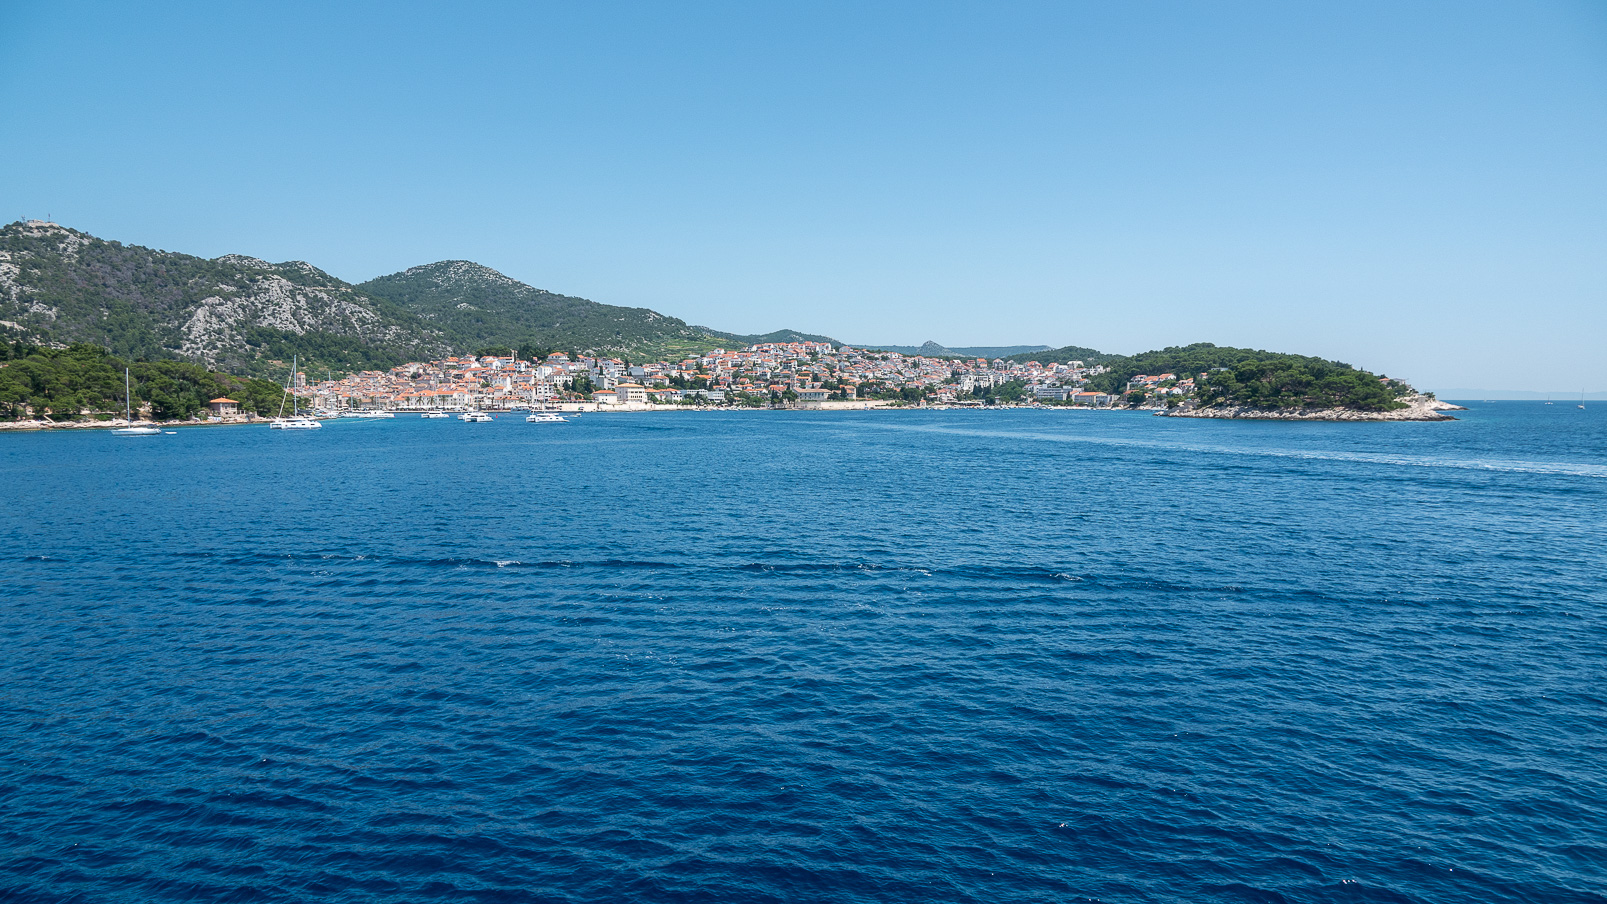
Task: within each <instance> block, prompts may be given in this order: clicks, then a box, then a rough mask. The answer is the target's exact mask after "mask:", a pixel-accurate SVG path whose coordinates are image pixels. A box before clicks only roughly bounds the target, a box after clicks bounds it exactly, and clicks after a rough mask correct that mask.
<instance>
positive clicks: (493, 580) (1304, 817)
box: [0, 402, 1607, 904]
mask: <svg viewBox="0 0 1607 904" xmlns="http://www.w3.org/2000/svg"><path fill="white" fill-rule="evenodd" d="M1457 414H1458V416H1459V417H1460V420H1457V421H1454V422H1446V423H1388V424H1367V423H1359V424H1358V423H1345V424H1314V423H1284V422H1231V421H1201V420H1181V419H1168V418H1156V417H1151V416H1148V415H1147V414H1130V413H1102V412H1077V411H1026V410H1014V411H952V412H921V411H907V412H841V413H829V412H732V413H692V412H686V413H679V412H678V413H652V414H617V415H606V414H598V415H590V414H588V415H586V416H585V417H583V418H580V419H579V420H577V421H573V422H571V423H568V424H562V425H535V424H526V423H524V421H523V418H522V417H503V418H500V419H498V420H497V421H496V422H494V423H490V424H465V423H461V422H459V421H456V420H418V419H413V418H406V417H403V418H397V419H395V420H389V421H361V420H345V421H338V422H332V423H327V424H326V425H325V427H324V429H322V430H319V431H306V432H292V431H270V430H268V429H267V428H266V427H265V426H258V427H229V428H214V429H189V430H180V431H177V432H176V433H175V434H173V435H164V436H159V437H150V438H122V437H114V436H111V435H109V434H108V433H106V432H103V431H78V432H53V433H36V434H21V435H18V434H13V435H0V499H3V503H0V540H3V543H0V588H3V590H0V599H3V602H0V898H3V899H5V900H7V901H41V902H42V901H63V900H73V901H108V902H125V901H126V902H136V901H138V902H145V901H273V902H280V901H283V902H303V901H343V902H347V901H349V902H403V901H408V902H413V901H431V900H441V901H465V900H478V901H576V902H580V901H612V900H631V901H716V902H717V901H730V902H763V901H848V902H852V901H878V902H879V901H922V902H926V901H982V902H989V904H998V902H1018V901H1019V902H1028V901H1033V902H1037V901H1091V900H1098V901H1234V902H1237V901H1421V902H1492V901H1546V902H1573V901H1602V900H1604V898H1603V894H1604V889H1607V586H1604V584H1607V406H1597V407H1594V408H1592V409H1588V410H1584V411H1580V410H1578V409H1577V408H1576V407H1574V406H1573V405H1567V406H1562V405H1556V406H1543V405H1541V404H1539V403H1519V402H1508V403H1494V404H1473V407H1472V410H1470V411H1467V412H1458V413H1457Z"/></svg>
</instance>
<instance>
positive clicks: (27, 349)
mask: <svg viewBox="0 0 1607 904" xmlns="http://www.w3.org/2000/svg"><path fill="white" fill-rule="evenodd" d="M124 367H127V368H128V370H129V378H130V385H131V388H132V392H133V407H134V408H135V409H136V410H137V409H139V408H140V407H142V406H143V405H146V404H148V405H149V406H150V414H151V416H152V417H153V418H155V419H157V420H172V419H185V418H190V417H194V416H195V415H197V414H200V413H202V412H204V411H206V410H207V402H209V401H211V400H212V399H215V398H219V397H228V398H231V399H234V400H235V401H237V402H239V403H240V410H242V411H249V412H255V413H257V414H260V415H264V416H271V415H274V414H276V413H277V412H278V411H279V408H280V406H281V403H282V400H283V399H284V388H283V387H282V386H280V385H278V384H277V383H271V382H269V381H267V380H258V379H254V378H251V377H236V376H232V375H230V374H223V373H217V372H215V371H210V370H207V369H206V368H205V367H202V366H201V365H199V364H190V363H187V362H183V361H126V360H124V359H122V358H119V357H116V356H114V355H112V354H111V353H110V352H107V351H106V350H105V349H104V348H101V347H100V346H98V345H91V344H87V343H79V344H76V345H70V346H68V347H67V348H40V347H39V346H36V345H30V344H28V343H25V342H22V341H17V342H13V343H10V344H0V419H3V420H20V419H23V418H27V417H30V416H33V417H38V416H41V415H46V416H49V417H51V418H53V419H56V420H62V419H71V418H79V417H109V416H113V415H118V414H122V412H123V374H122V370H123V368H124Z"/></svg>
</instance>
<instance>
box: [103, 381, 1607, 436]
mask: <svg viewBox="0 0 1607 904" xmlns="http://www.w3.org/2000/svg"><path fill="white" fill-rule="evenodd" d="M1579 407H1581V408H1583V407H1585V406H1583V405H1581V406H1579ZM123 420H125V421H127V422H128V426H127V427H118V428H117V429H116V430H113V431H112V436H156V435H157V434H159V433H161V432H162V428H161V427H153V426H151V425H150V424H135V423H134V397H133V396H132V395H130V394H129V391H128V368H126V367H125V368H123Z"/></svg>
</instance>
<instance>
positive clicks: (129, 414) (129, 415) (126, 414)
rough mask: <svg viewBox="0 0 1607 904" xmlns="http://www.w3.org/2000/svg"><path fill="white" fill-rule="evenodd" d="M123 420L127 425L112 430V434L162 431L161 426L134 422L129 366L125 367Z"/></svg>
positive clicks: (149, 433)
mask: <svg viewBox="0 0 1607 904" xmlns="http://www.w3.org/2000/svg"><path fill="white" fill-rule="evenodd" d="M123 420H125V421H127V422H128V426H127V427H118V428H117V429H116V430H113V431H112V436H156V435H157V434H159V433H161V432H162V428H161V427H154V426H151V425H150V424H135V423H134V396H133V394H132V393H130V392H129V389H128V368H126V367H125V368H123Z"/></svg>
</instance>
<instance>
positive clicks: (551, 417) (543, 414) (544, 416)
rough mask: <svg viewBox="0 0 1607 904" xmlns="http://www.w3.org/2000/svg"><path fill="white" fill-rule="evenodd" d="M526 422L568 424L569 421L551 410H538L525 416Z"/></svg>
mask: <svg viewBox="0 0 1607 904" xmlns="http://www.w3.org/2000/svg"><path fill="white" fill-rule="evenodd" d="M525 423H527V424H567V423H569V422H568V421H566V420H564V419H563V417H562V416H561V415H557V414H554V413H552V412H551V411H537V412H536V413H534V414H532V415H530V416H529V417H526V418H525Z"/></svg>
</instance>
